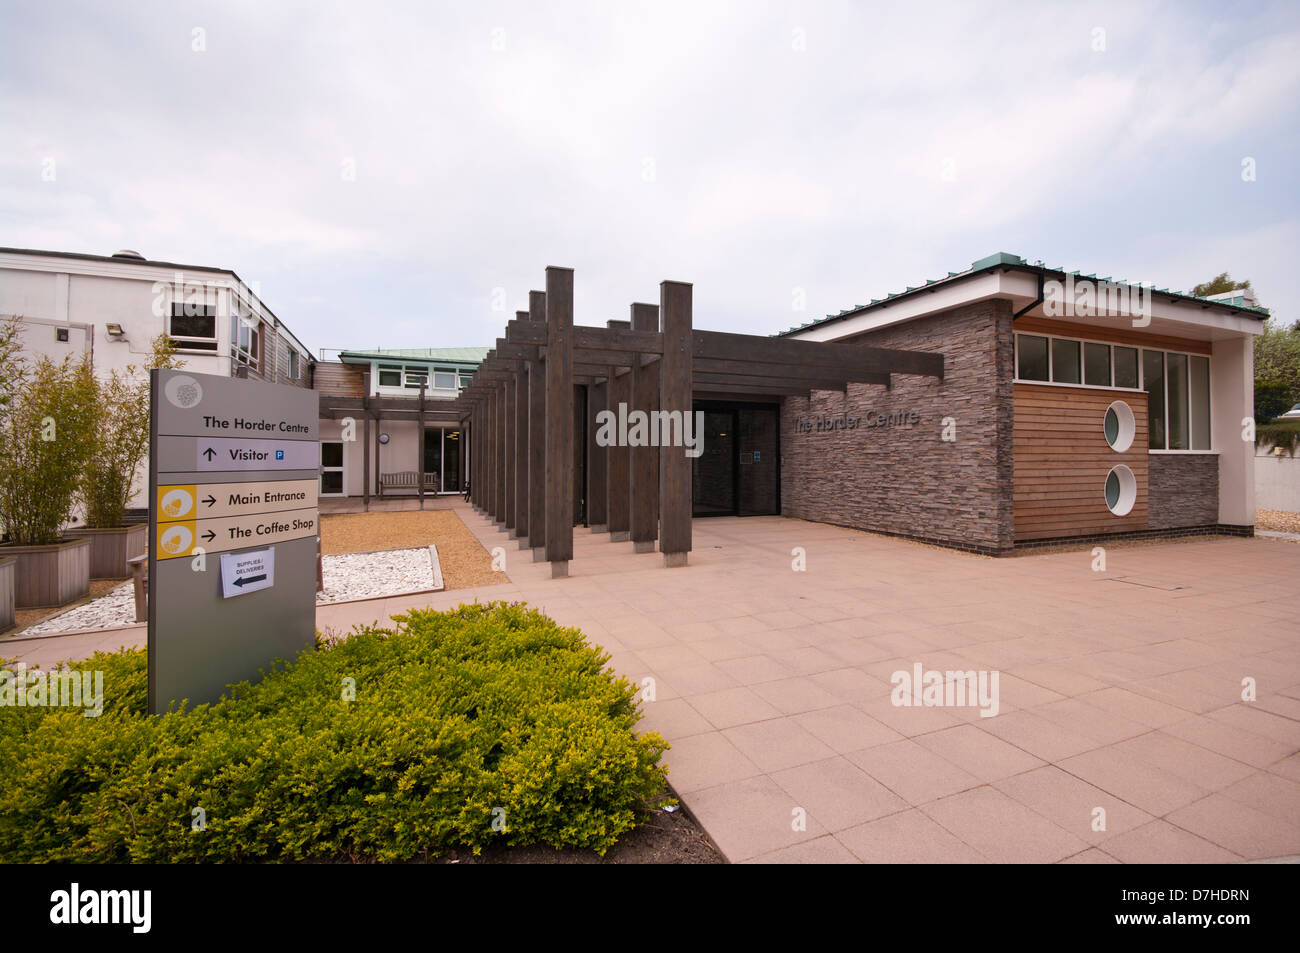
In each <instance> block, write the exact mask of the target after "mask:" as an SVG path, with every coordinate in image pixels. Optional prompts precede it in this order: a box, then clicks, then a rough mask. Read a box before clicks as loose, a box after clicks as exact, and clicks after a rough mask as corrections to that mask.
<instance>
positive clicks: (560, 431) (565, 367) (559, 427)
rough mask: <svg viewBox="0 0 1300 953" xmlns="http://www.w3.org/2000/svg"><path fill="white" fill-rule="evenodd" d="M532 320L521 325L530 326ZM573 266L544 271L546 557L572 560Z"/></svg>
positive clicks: (554, 562)
mask: <svg viewBox="0 0 1300 953" xmlns="http://www.w3.org/2000/svg"><path fill="white" fill-rule="evenodd" d="M531 325H532V322H529V324H527V325H522V326H523V327H531ZM573 340H574V327H573V269H572V268H558V267H555V266H553V265H552V266H548V267H547V269H546V355H547V359H546V559H547V561H548V562H549V563H550V564H551V576H552V578H554V577H559V576H567V575H568V574H569V561H570V560H571V559H573V413H572V409H571V408H572V401H573Z"/></svg>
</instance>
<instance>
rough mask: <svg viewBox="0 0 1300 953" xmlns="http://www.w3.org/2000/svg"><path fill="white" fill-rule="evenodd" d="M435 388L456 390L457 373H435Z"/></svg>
mask: <svg viewBox="0 0 1300 953" xmlns="http://www.w3.org/2000/svg"><path fill="white" fill-rule="evenodd" d="M433 386H434V387H436V388H438V389H439V390H455V389H456V372H455V371H435V372H434V375H433Z"/></svg>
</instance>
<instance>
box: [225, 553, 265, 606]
mask: <svg viewBox="0 0 1300 953" xmlns="http://www.w3.org/2000/svg"><path fill="white" fill-rule="evenodd" d="M274 585H275V550H274V549H257V550H253V551H252V552H243V553H225V554H224V555H223V556H222V557H221V595H222V596H223V597H224V598H226V599H229V598H230V597H231V596H242V595H243V594H244V593H246V592H257V591H258V590H259V589H270V588H271V587H272V586H274Z"/></svg>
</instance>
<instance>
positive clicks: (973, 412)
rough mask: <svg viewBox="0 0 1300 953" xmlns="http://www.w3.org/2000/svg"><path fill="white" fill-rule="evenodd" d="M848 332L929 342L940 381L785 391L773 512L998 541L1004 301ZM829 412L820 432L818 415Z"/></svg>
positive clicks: (1008, 427)
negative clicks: (946, 429)
mask: <svg viewBox="0 0 1300 953" xmlns="http://www.w3.org/2000/svg"><path fill="white" fill-rule="evenodd" d="M853 340H854V341H855V342H856V343H861V344H870V345H873V346H876V347H889V348H902V349H906V350H917V351H941V352H943V354H944V380H943V381H936V380H934V379H933V378H926V377H914V376H906V375H897V376H895V377H894V378H893V388H892V389H887V388H885V387H883V386H875V385H866V384H850V385H849V388H848V392H847V394H843V393H840V392H838V391H835V392H827V391H814V392H813V393H812V395H811V396H810V397H789V398H787V399H786V400H785V401H784V403H783V405H782V411H781V509H782V513H783V514H784V515H786V516H793V517H798V518H800V519H807V520H813V521H816V522H820V523H833V524H836V525H839V526H849V527H853V528H856V529H865V530H871V531H874V532H884V533H892V534H896V535H902V536H909V537H913V538H918V539H924V540H930V541H934V542H939V543H943V544H945V545H951V546H956V547H959V548H963V549H970V550H975V551H980V552H1005V551H1007V550H1010V549H1011V547H1012V545H1013V543H1014V526H1013V509H1012V423H1013V405H1012V392H1011V387H1012V383H1011V382H1012V377H1013V373H1012V360H1013V346H1012V330H1011V306H1010V303H1009V302H1007V301H1003V300H993V301H983V302H978V303H976V304H972V305H967V306H965V307H962V308H957V309H953V310H951V311H945V312H942V313H939V314H936V315H932V316H930V317H927V318H921V319H918V320H916V321H909V322H906V323H904V324H900V325H898V326H895V327H890V328H883V329H881V330H879V331H873V332H867V333H866V334H863V335H860V336H858V337H856V338H854V339H853ZM840 415H844V417H843V418H842V419H841V422H840V423H839V424H835V423H834V422H832V423H831V424H829V426H830V427H831V428H832V429H829V430H827V429H825V428H826V427H827V426H828V424H827V422H826V421H827V418H830V419H831V420H832V421H834V420H835V419H837V418H839V417H840ZM945 417H951V418H953V420H954V422H955V424H956V440H954V441H952V442H946V441H943V440H942V439H941V432H942V429H943V419H944V418H945ZM809 426H810V427H811V431H809V430H808V427H809ZM819 427H820V428H821V429H819Z"/></svg>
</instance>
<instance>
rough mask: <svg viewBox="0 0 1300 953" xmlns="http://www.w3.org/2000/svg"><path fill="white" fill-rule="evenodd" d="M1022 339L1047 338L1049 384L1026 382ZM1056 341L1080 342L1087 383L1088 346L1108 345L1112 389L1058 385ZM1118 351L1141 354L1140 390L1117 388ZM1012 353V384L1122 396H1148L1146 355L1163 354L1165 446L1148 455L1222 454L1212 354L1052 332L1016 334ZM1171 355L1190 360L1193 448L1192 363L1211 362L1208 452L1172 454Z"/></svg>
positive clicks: (1192, 437)
mask: <svg viewBox="0 0 1300 953" xmlns="http://www.w3.org/2000/svg"><path fill="white" fill-rule="evenodd" d="M1022 336H1026V337H1036V338H1046V339H1047V378H1048V379H1047V380H1045V381H1038V380H1033V379H1032V378H1023V377H1021V376H1020V338H1021V337H1022ZM1056 338H1061V339H1063V340H1069V341H1078V342H1079V353H1080V376H1081V377H1082V378H1083V380H1085V381H1086V380H1087V376H1088V375H1087V368H1086V353H1087V347H1086V346H1087V345H1088V344H1104V345H1106V346H1107V347H1108V348H1110V380H1111V383H1110V385H1109V386H1107V385H1103V384H1087V383H1079V384H1069V383H1065V382H1063V381H1056V380H1053V379H1052V378H1053V376H1054V373H1055V367H1054V366H1053V364H1054V362H1053V357H1052V341H1053V340H1054V339H1056ZM1117 347H1122V348H1129V349H1133V350H1136V351H1137V352H1138V354H1137V372H1138V386H1137V387H1120V386H1118V385H1116V384H1115V369H1116V364H1115V348H1117ZM1012 350H1013V353H1012V368H1011V369H1012V374H1013V377H1012V383H1013V384H1029V385H1033V386H1035V387H1081V388H1084V389H1086V390H1107V391H1119V392H1120V393H1128V394H1146V393H1147V389H1146V366H1145V354H1146V352H1147V351H1151V352H1153V353H1159V354H1160V355H1161V358H1160V366H1161V369H1162V371H1163V374H1164V388H1163V397H1164V401H1165V420H1166V427H1165V446H1164V448H1163V449H1160V448H1148V449H1147V453H1169V454H1179V453H1182V454H1189V453H1190V454H1197V453H1199V454H1217V453H1219V450H1218V449H1217V447H1216V442H1215V434H1214V356H1213V355H1212V354H1198V353H1196V352H1194V351H1180V350H1178V349H1176V348H1159V347H1147V346H1146V345H1143V344H1133V343H1129V342H1123V343H1121V342H1117V341H1105V340H1098V339H1095V338H1077V337H1073V336H1072V335H1067V334H1051V333H1049V332H1045V331H1016V332H1014V341H1013V348H1012ZM1169 354H1181V355H1183V356H1185V357H1186V358H1187V367H1188V369H1187V375H1186V377H1187V433H1188V443H1189V444H1190V443H1195V442H1196V422H1197V418H1196V416H1195V412H1194V401H1193V399H1192V392H1191V386H1192V385H1191V381H1192V373H1191V362H1192V359H1193V358H1198V357H1199V358H1204V359H1205V360H1206V362H1207V369H1206V375H1205V376H1206V386H1207V388H1208V390H1209V394H1208V399H1207V401H1206V404H1207V407H1208V416H1209V419H1210V445H1209V447H1208V448H1205V449H1195V448H1192V447H1189V448H1188V449H1186V450H1171V449H1169V428H1168V416H1169V359H1168V355H1169ZM1149 413H1150V409H1149V407H1148V414H1149ZM1149 439H1150V437H1149V434H1148V440H1149Z"/></svg>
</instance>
